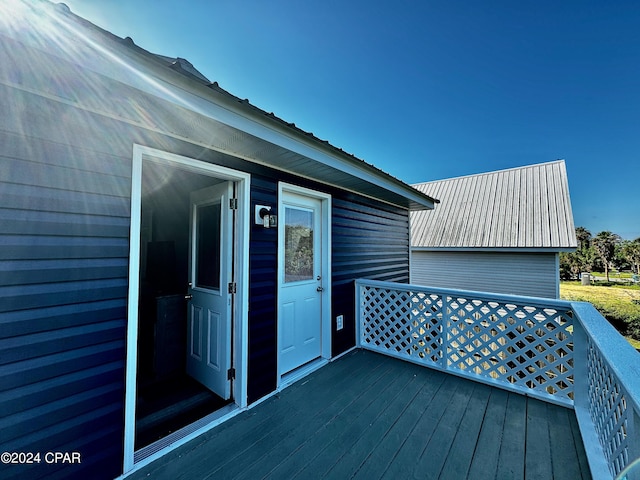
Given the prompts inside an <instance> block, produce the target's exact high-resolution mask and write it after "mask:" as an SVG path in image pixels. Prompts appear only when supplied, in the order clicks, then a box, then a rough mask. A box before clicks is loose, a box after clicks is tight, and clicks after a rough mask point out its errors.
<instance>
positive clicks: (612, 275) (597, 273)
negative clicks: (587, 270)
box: [591, 272, 633, 280]
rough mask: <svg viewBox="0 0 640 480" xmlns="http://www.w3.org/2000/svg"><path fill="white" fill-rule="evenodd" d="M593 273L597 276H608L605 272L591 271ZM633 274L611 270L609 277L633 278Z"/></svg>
mask: <svg viewBox="0 0 640 480" xmlns="http://www.w3.org/2000/svg"><path fill="white" fill-rule="evenodd" d="M591 275H594V276H596V277H602V278H606V275H605V274H604V272H591ZM632 276H633V273H631V272H620V273H618V272H616V273H613V272H609V279H612V278H625V279H627V280H631V277H632Z"/></svg>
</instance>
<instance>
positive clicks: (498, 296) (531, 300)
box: [356, 279, 571, 310]
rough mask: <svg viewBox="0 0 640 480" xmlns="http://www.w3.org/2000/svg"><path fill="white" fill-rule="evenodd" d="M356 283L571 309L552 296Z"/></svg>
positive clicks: (410, 285)
mask: <svg viewBox="0 0 640 480" xmlns="http://www.w3.org/2000/svg"><path fill="white" fill-rule="evenodd" d="M356 285H369V286H372V287H380V288H393V289H400V290H407V291H409V290H410V291H412V292H423V293H435V294H440V295H448V296H460V297H465V298H467V299H473V300H486V301H494V302H504V303H513V304H518V305H519V304H525V303H526V304H527V305H530V306H532V307H541V308H545V307H551V308H562V309H567V310H569V309H571V302H569V301H567V300H557V299H554V298H540V297H524V296H519V295H508V294H506V293H491V292H479V291H472V290H457V289H453V288H441V287H426V286H424V285H414V284H410V283H394V282H382V281H380V280H367V279H357V280H356Z"/></svg>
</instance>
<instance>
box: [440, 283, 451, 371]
mask: <svg viewBox="0 0 640 480" xmlns="http://www.w3.org/2000/svg"><path fill="white" fill-rule="evenodd" d="M441 298H442V362H443V365H442V368H443V369H444V370H449V327H450V325H449V317H450V307H449V305H450V304H451V301H450V300H451V297H449V295H444V294H443V295H442V297H441Z"/></svg>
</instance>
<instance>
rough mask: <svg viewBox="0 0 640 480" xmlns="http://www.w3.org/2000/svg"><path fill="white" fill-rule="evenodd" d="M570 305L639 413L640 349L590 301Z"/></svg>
mask: <svg viewBox="0 0 640 480" xmlns="http://www.w3.org/2000/svg"><path fill="white" fill-rule="evenodd" d="M571 308H572V309H573V311H574V312H575V313H576V318H577V321H579V322H580V325H582V328H583V329H584V330H585V331H586V332H587V334H588V335H589V337H591V341H592V342H593V343H595V344H596V346H597V347H598V349H599V350H600V352H601V353H602V355H603V356H604V358H606V359H607V363H608V364H609V368H611V370H612V371H613V372H614V373H615V375H616V376H617V377H618V381H619V382H620V383H621V384H622V386H623V387H624V389H625V390H626V392H627V394H628V397H629V398H628V400H629V401H631V402H632V403H633V406H634V408H635V410H636V412H638V413H639V414H640V353H638V352H637V351H636V350H635V348H633V347H632V346H631V344H630V343H629V342H627V341H626V340H625V338H624V337H623V336H622V335H619V334H618V332H617V331H616V329H615V328H614V327H613V325H611V324H610V323H609V322H607V321H606V320H605V319H604V318H603V317H602V315H600V313H599V312H598V311H597V310H596V309H595V308H594V306H593V305H591V304H590V303H587V302H571Z"/></svg>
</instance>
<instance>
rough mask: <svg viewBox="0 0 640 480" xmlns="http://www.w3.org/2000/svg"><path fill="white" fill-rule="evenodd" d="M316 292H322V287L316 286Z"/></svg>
mask: <svg viewBox="0 0 640 480" xmlns="http://www.w3.org/2000/svg"><path fill="white" fill-rule="evenodd" d="M316 292H324V288H322V287H318V288H316Z"/></svg>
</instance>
